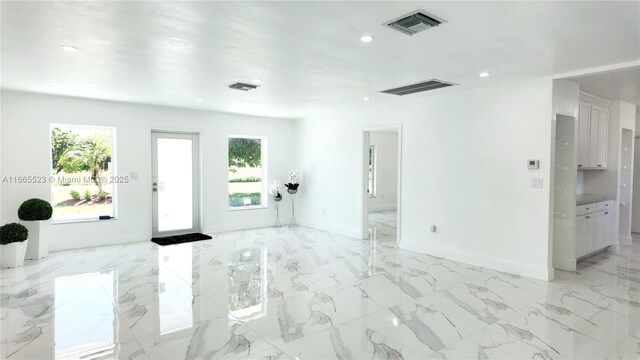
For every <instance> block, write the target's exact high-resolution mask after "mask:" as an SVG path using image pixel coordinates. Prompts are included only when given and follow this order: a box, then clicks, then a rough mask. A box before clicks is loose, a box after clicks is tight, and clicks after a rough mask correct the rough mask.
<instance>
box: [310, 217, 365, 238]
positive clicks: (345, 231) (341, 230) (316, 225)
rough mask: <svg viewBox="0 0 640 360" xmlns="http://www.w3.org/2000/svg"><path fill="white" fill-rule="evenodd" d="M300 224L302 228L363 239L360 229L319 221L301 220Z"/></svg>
mask: <svg viewBox="0 0 640 360" xmlns="http://www.w3.org/2000/svg"><path fill="white" fill-rule="evenodd" d="M298 224H300V226H305V227H308V228H312V229H316V230H322V231H328V232H332V233H336V234H340V235H344V236H348V237H350V238H354V239H362V233H361V230H358V229H352V228H345V227H340V226H335V225H330V224H326V223H322V222H319V221H309V220H305V219H302V220H299V221H298Z"/></svg>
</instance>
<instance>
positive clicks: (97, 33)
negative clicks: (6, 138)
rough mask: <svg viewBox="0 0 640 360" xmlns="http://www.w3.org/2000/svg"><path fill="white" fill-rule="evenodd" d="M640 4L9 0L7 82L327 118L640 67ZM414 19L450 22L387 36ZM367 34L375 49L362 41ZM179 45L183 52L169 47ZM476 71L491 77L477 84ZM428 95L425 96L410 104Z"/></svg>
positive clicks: (4, 16) (5, 13) (5, 15)
mask: <svg viewBox="0 0 640 360" xmlns="http://www.w3.org/2000/svg"><path fill="white" fill-rule="evenodd" d="M639 5H640V2H609V1H603V2H544V1H534V2H400V1H386V2H308V1H305V2H169V1H163V2H136V1H125V2H111V1H108V2H107V1H105V2H7V1H2V3H1V19H0V20H1V40H2V42H1V50H2V55H1V61H2V68H1V76H2V78H1V84H0V85H1V86H2V87H3V88H9V89H17V90H25V91H34V92H42V93H52V94H64V95H73V96H83V97H90V98H100V99H109V100H119V101H128V102H137V103H149V104H161V105H169V106H179V107H187V108H198V109H210V110H219V111H228V112H234V113H245V114H254V115H264V116H278V117H292V118H297V117H305V116H308V115H310V114H312V113H313V112H315V111H318V110H320V109H322V108H326V107H332V108H338V109H351V108H359V107H365V106H371V105H373V104H384V103H387V102H395V101H399V100H400V98H398V97H396V96H393V95H386V94H380V93H378V91H380V90H384V89H387V88H390V87H396V86H401V85H406V84H410V83H414V82H418V81H422V80H427V79H431V78H437V79H441V80H446V81H451V82H454V83H459V84H461V86H459V87H457V88H456V89H440V90H435V91H434V93H435V92H446V91H457V90H459V89H466V88H472V87H479V86H486V85H491V84H496V83H501V82H506V81H512V80H517V79H522V78H528V77H537V76H546V75H552V74H557V73H563V72H569V71H574V70H577V69H584V68H590V67H596V66H603V65H608V64H614V63H623V62H628V61H633V60H637V59H639V58H640V6H639ZM416 9H424V10H426V11H429V12H431V13H433V14H435V15H437V16H440V17H442V18H444V19H446V20H447V21H448V23H447V24H444V25H442V26H441V27H439V28H437V29H431V30H428V31H426V32H423V33H420V34H418V35H415V36H413V37H409V36H407V35H404V34H401V33H399V32H396V31H393V30H390V29H388V28H386V27H383V26H382V25H381V24H382V23H383V22H384V21H386V20H391V19H394V18H396V17H398V16H400V15H402V14H404V13H407V12H410V11H413V10H416ZM363 34H371V35H373V36H374V37H375V39H374V41H373V42H371V43H368V44H364V43H361V42H360V40H359V39H360V36H361V35H363ZM172 38H175V39H183V40H187V41H188V46H186V47H181V46H175V45H172V44H171V43H170V41H169V39H172ZM62 45H73V46H76V47H78V48H79V51H78V52H76V53H69V52H66V51H63V50H61V48H60V46H62ZM481 71H490V72H491V73H492V76H490V77H488V78H482V79H481V78H479V77H478V73H480V72H481ZM254 78H260V79H262V80H263V86H262V87H261V88H260V89H258V90H256V91H250V92H240V91H235V90H230V89H228V88H227V85H229V84H230V83H233V82H235V81H251V80H252V79H254ZM51 82H59V83H60V84H52V83H51ZM365 96H369V97H371V101H367V102H365V101H362V99H363V97H365ZM421 96H429V95H428V94H426V93H423V94H415V95H409V96H407V97H405V98H409V97H412V98H415V97H421ZM196 99H202V100H203V101H202V102H197V101H196Z"/></svg>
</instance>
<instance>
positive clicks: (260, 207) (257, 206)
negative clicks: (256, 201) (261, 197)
mask: <svg viewBox="0 0 640 360" xmlns="http://www.w3.org/2000/svg"><path fill="white" fill-rule="evenodd" d="M267 208H268V206H267V205H256V206H238V207H230V208H229V211H242V210H260V209H267Z"/></svg>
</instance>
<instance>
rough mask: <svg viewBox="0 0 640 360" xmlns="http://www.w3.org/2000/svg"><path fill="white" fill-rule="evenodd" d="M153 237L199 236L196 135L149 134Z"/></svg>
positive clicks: (198, 175) (198, 182) (198, 183)
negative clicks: (195, 233) (197, 233)
mask: <svg viewBox="0 0 640 360" xmlns="http://www.w3.org/2000/svg"><path fill="white" fill-rule="evenodd" d="M151 147H152V171H153V173H152V184H151V190H152V191H153V236H154V237H160V236H170V235H179V234H188V233H193V232H200V181H199V179H200V159H199V144H198V135H197V134H181V133H167V132H152V133H151Z"/></svg>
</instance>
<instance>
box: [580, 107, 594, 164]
mask: <svg viewBox="0 0 640 360" xmlns="http://www.w3.org/2000/svg"><path fill="white" fill-rule="evenodd" d="M590 118H591V105H590V104H589V103H587V102H584V101H582V102H580V117H579V118H578V168H587V167H588V166H589V136H590V134H589V128H590V125H591V123H590V121H589V119H590Z"/></svg>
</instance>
